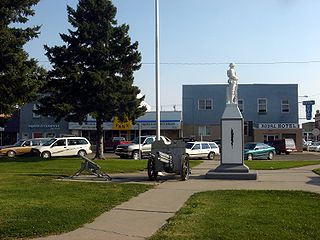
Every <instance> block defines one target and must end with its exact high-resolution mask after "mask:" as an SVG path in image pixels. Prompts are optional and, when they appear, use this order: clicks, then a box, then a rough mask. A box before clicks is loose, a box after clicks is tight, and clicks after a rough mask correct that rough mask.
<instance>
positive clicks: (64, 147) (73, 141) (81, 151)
mask: <svg viewBox="0 0 320 240" xmlns="http://www.w3.org/2000/svg"><path fill="white" fill-rule="evenodd" d="M32 151H33V153H37V154H38V155H39V156H41V157H42V158H50V157H62V156H63V157H64V156H76V155H82V156H84V155H87V154H90V153H92V151H91V144H90V142H89V141H88V140H87V139H86V138H84V137H62V138H52V139H50V140H49V141H48V142H46V143H44V144H43V145H42V146H38V147H33V148H32Z"/></svg>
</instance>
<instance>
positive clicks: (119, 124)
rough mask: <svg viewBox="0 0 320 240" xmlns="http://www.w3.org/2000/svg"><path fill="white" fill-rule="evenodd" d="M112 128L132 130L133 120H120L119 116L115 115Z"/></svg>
mask: <svg viewBox="0 0 320 240" xmlns="http://www.w3.org/2000/svg"><path fill="white" fill-rule="evenodd" d="M112 129H113V130H131V129H132V122H131V121H130V120H127V121H120V120H119V118H117V117H114V120H113V128H112Z"/></svg>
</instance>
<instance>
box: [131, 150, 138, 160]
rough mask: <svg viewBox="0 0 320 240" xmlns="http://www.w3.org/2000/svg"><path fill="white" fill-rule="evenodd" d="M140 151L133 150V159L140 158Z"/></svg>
mask: <svg viewBox="0 0 320 240" xmlns="http://www.w3.org/2000/svg"><path fill="white" fill-rule="evenodd" d="M139 157H140V156H139V151H133V152H132V159H134V160H138V159H139Z"/></svg>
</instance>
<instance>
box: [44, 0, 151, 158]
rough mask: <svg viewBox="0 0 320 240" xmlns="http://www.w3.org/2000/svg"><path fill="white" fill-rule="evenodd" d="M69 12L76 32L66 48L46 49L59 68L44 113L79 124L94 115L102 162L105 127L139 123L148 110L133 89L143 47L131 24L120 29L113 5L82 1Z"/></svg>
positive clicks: (50, 79)
mask: <svg viewBox="0 0 320 240" xmlns="http://www.w3.org/2000/svg"><path fill="white" fill-rule="evenodd" d="M67 11H68V21H69V23H70V24H71V25H72V27H73V28H72V29H69V33H68V34H60V36H61V38H62V40H63V41H64V43H65V44H64V45H62V46H54V47H48V46H45V49H46V55H47V57H48V59H49V61H50V63H51V64H52V67H53V69H52V70H51V71H49V73H48V80H47V84H46V86H45V88H44V90H45V91H44V94H45V95H44V97H43V98H42V99H40V101H39V103H40V105H39V111H38V113H41V114H42V115H51V116H55V117H56V120H57V121H59V120H60V119H62V118H64V119H65V120H67V121H75V122H79V123H81V122H82V121H84V119H85V118H86V116H87V115H88V114H90V115H92V116H93V117H94V118H95V119H96V123H97V149H96V156H95V158H99V159H101V158H103V155H102V153H103V147H102V141H103V122H104V121H111V120H112V118H113V117H115V116H117V117H119V118H120V119H122V120H124V119H128V120H132V121H134V119H136V118H137V117H139V116H141V115H142V114H143V113H144V111H145V110H146V109H145V108H144V107H140V104H141V101H143V98H141V99H137V95H138V94H139V93H140V90H139V88H138V87H136V86H134V85H133V80H134V77H133V73H134V71H136V70H138V69H139V68H140V66H141V64H140V62H141V55H140V53H139V52H138V50H137V49H138V43H137V42H134V43H131V39H130V37H129V35H128V30H129V27H128V25H126V24H122V25H117V21H116V19H115V16H116V7H115V6H113V4H112V2H111V1H110V0H79V3H78V5H77V9H76V10H75V9H73V8H71V7H70V6H68V7H67Z"/></svg>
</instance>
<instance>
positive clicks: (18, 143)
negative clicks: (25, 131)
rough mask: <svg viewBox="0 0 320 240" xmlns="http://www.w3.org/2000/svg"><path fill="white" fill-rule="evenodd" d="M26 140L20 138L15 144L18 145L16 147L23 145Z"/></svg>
mask: <svg viewBox="0 0 320 240" xmlns="http://www.w3.org/2000/svg"><path fill="white" fill-rule="evenodd" d="M24 142H25V141H24V140H19V141H18V142H16V143H15V144H14V146H16V147H21V146H22V144H23V143H24Z"/></svg>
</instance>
